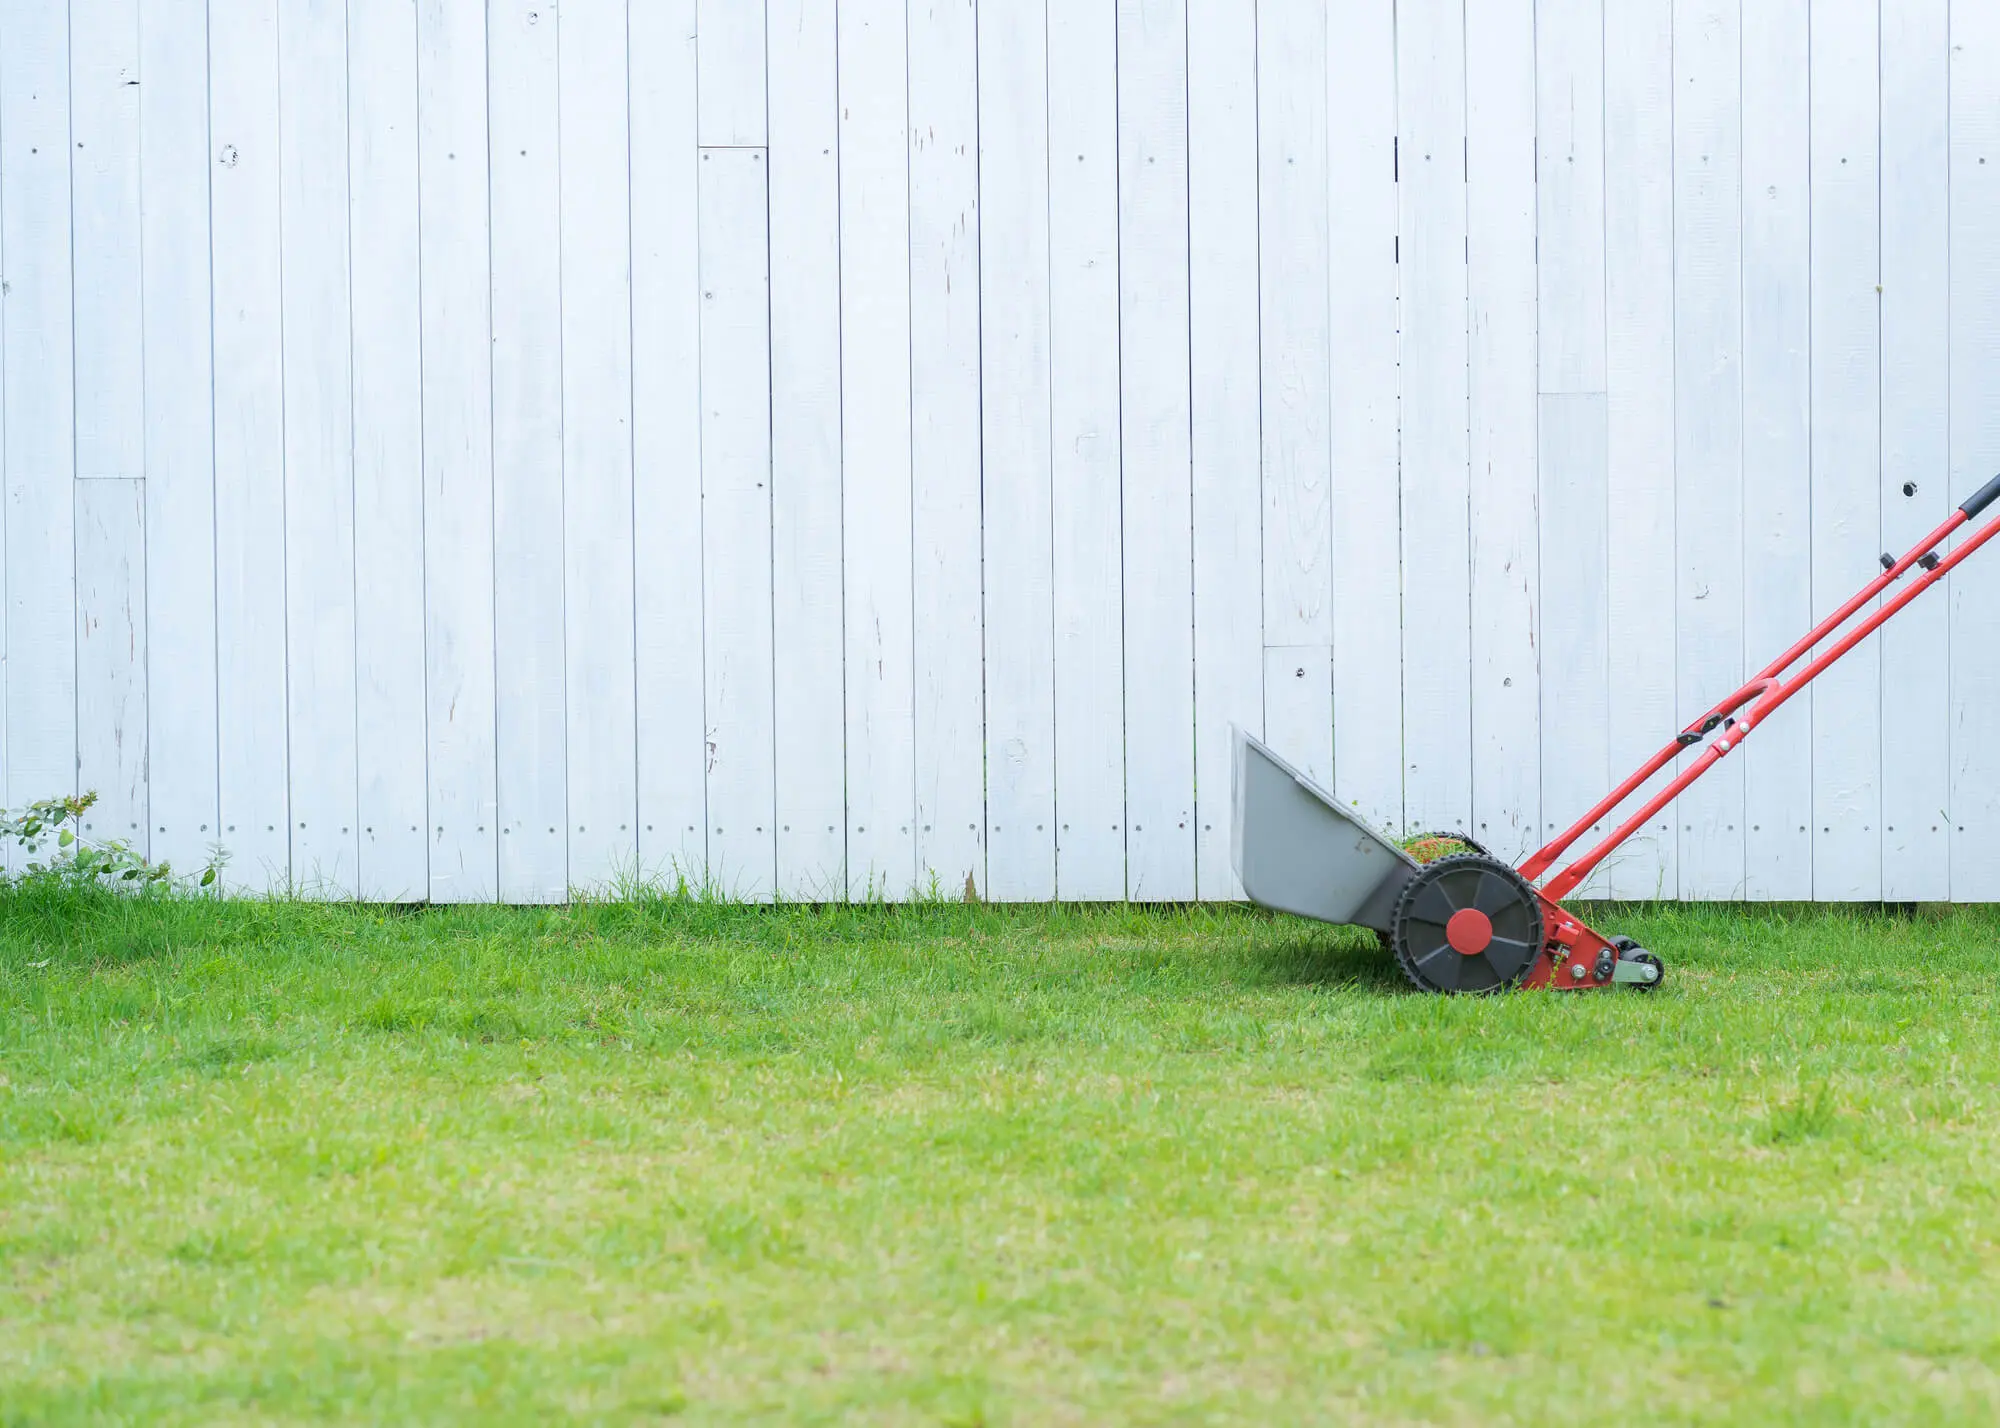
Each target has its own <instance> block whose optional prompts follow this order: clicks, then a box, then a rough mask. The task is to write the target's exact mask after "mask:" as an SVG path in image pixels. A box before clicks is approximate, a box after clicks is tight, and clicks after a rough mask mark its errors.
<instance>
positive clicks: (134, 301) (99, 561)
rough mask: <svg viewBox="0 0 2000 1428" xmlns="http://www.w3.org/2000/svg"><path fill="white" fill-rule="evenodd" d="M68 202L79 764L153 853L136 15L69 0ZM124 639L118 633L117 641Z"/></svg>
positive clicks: (108, 812) (104, 815)
mask: <svg viewBox="0 0 2000 1428" xmlns="http://www.w3.org/2000/svg"><path fill="white" fill-rule="evenodd" d="M70 41H71V50H70V55H69V65H70V90H69V95H70V101H69V102H70V127H71V146H72V147H71V151H70V152H71V169H70V207H71V211H72V212H71V217H72V223H73V225H74V227H73V230H72V236H71V254H72V257H71V261H72V264H73V273H72V281H73V305H72V310H73V313H74V321H75V333H74V339H73V340H74V344H75V345H74V360H75V373H76V378H75V382H76V386H75V400H76V437H75V440H76V447H75V453H76V454H75V463H76V465H75V472H76V475H77V476H78V477H111V478H114V481H115V484H116V489H115V490H112V491H103V492H94V491H92V490H91V489H90V486H91V484H94V483H88V482H80V483H79V485H78V487H77V490H76V492H75V498H76V506H75V511H74V514H73V517H72V519H73V520H74V521H75V529H76V581H77V587H76V599H77V608H76V617H75V618H76V721H77V728H76V740H77V746H76V763H77V773H76V777H77V783H78V786H79V788H81V789H95V790H96V791H97V794H98V803H97V806H96V807H95V808H94V809H93V810H92V811H91V812H90V813H89V814H88V815H86V817H85V820H84V823H85V829H86V831H87V832H89V833H91V834H93V835H94V836H96V837H100V838H102V837H112V838H121V839H124V840H126V841H127V842H129V843H131V844H132V845H133V846H134V847H135V848H137V849H139V850H140V851H141V852H144V851H145V849H146V848H147V846H148V833H149V828H150V824H149V820H148V817H147V810H146V734H147V722H148V721H147V715H146V661H145V657H144V653H143V651H144V649H145V637H146V626H145V611H146V605H145V578H146V565H145V558H144V552H145V487H144V485H143V484H141V483H140V480H139V478H140V477H141V476H142V475H143V473H144V471H145V411H146V406H145V370H144V352H145V348H144V343H143V324H144V319H145V312H144V305H143V301H142V297H143V294H142V290H141V286H140V216H139V154H140V150H139V140H140V135H139V82H138V81H139V16H138V7H137V5H136V4H135V3H133V0H77V3H75V4H73V5H72V6H71V7H70ZM121 636H122V639H121Z"/></svg>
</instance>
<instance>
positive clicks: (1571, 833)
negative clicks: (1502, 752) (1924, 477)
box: [1521, 503, 2000, 900]
mask: <svg viewBox="0 0 2000 1428" xmlns="http://www.w3.org/2000/svg"><path fill="white" fill-rule="evenodd" d="M1968 504H1971V503H1968ZM1982 509H1983V507H1982ZM1970 519H1971V515H1970V514H1969V513H1968V511H1967V510H1966V509H1965V508H1964V507H1961V508H1960V509H1959V510H1957V511H1954V512H1953V513H1952V517H1951V519H1950V520H1948V521H1946V522H1945V523H1944V524H1943V525H1941V526H1939V527H1938V528H1937V529H1936V530H1935V531H1933V532H1931V534H1930V535H1928V536H1926V537H1925V538H1924V540H1923V542H1922V543H1921V544H1919V545H1917V546H1916V547H1914V548H1913V549H1912V550H1911V551H1910V553H1909V554H1908V555H1905V556H1904V557H1903V558H1902V559H1901V560H1899V561H1897V562H1895V563H1894V564H1893V565H1891V566H1890V567H1889V568H1888V569H1886V570H1884V571H1883V572H1882V573H1881V574H1880V575H1879V576H1877V577H1876V578H1875V579H1874V580H1871V581H1870V582H1869V583H1868V584H1867V585H1866V586H1865V587H1863V588H1862V590H1861V592H1860V593H1859V594H1857V595H1855V596H1854V598H1853V599H1851V600H1849V601H1848V602H1847V603H1846V604H1844V605H1842V606H1841V607H1840V608H1839V609H1838V610H1836V611H1834V613H1833V614H1831V615H1829V616H1827V617H1826V618H1825V619H1824V620H1821V621H1820V622H1819V623H1818V624H1817V625H1815V626H1814V627H1813V629H1812V631H1811V633H1809V634H1807V635H1806V636H1805V637H1804V638H1802V639H1800V640H1799V641H1798V643H1796V644H1794V645H1793V646H1792V647H1791V648H1790V649H1788V650H1786V651H1785V653H1784V654H1782V655H1780V656H1779V657H1778V658H1777V659H1776V660H1773V661H1772V662H1771V663H1770V664H1769V665H1767V666H1766V667H1765V668H1764V669H1763V670H1762V671H1760V672H1759V673H1758V675H1757V677H1756V678H1755V679H1752V680H1751V681H1749V682H1748V683H1747V684H1745V685H1744V686H1743V687H1742V688H1741V689H1738V690H1737V691H1736V692H1735V693H1734V694H1732V695H1730V696H1729V697H1728V698H1727V699H1725V700H1723V701H1722V702H1721V703H1720V704H1718V705H1716V706H1715V708H1714V709H1712V710H1710V711H1709V712H1708V713H1707V714H1706V715H1704V716H1703V717H1702V718H1701V719H1699V720H1697V721H1696V722H1695V723H1693V724H1691V725H1689V726H1688V728H1687V729H1686V730H1685V731H1683V732H1682V734H1681V735H1680V736H1679V737H1677V738H1676V739H1675V740H1674V742H1673V743H1671V744H1669V745H1667V747H1666V748H1664V749H1662V750H1661V751H1660V752H1659V753H1657V754H1655V755H1654V756H1653V757H1652V758H1651V759H1649V760H1648V761H1647V762H1646V764H1645V765H1644V766H1643V767H1642V768H1640V770H1639V771H1638V772H1637V773H1635V774H1633V775H1632V776H1631V777H1630V778H1628V779H1626V780H1625V782H1623V783H1621V784H1620V785H1619V786H1618V787H1617V788H1616V789H1614V790H1612V791H1611V792H1610V793H1609V794H1607V795H1605V797H1604V798H1603V799H1602V800H1601V801H1599V802H1598V804H1597V805H1596V806H1595V807H1593V808H1592V809H1591V810H1590V811H1589V812H1588V813H1586V814H1584V816H1583V817H1582V818H1580V819H1579V820H1577V822H1576V823H1575V824H1573V825H1571V827H1570V828H1569V829H1568V830H1567V831H1565V832H1564V833H1563V834H1562V835H1561V836H1560V837H1558V838H1557V839H1556V840H1555V841H1554V842H1552V843H1550V844H1549V845H1548V846H1547V847H1545V848H1543V849H1541V851H1539V852H1537V853H1536V854H1535V855H1534V857H1532V858H1530V859H1529V860H1528V861H1527V862H1525V863H1523V864H1522V865H1521V874H1522V876H1524V877H1526V878H1528V879H1529V880H1530V881H1533V880H1534V879H1537V878H1539V877H1541V876H1542V875H1543V874H1544V873H1546V872H1547V871H1548V870H1549V869H1550V868H1551V867H1552V866H1553V865H1554V864H1555V862H1556V860H1557V859H1558V858H1560V857H1561V856H1562V855H1563V853H1564V852H1565V851H1566V850H1567V849H1568V848H1569V847H1570V846H1571V845H1572V844H1573V843H1575V842H1576V841H1577V840H1578V839H1579V838H1581V837H1582V836H1583V835H1584V834H1585V833H1587V832H1589V831H1590V829H1591V828H1592V827H1593V826H1594V825H1595V824H1596V823H1597V822H1598V821H1599V820H1600V819H1602V818H1603V817H1604V816H1605V815H1606V814H1608V813H1610V812H1611V811H1612V810H1613V809H1616V808H1618V807H1619V806H1620V805H1622V804H1623V803H1624V802H1625V800H1626V799H1628V798H1630V797H1631V796H1632V794H1633V793H1635V792H1637V791H1638V789H1639V788H1640V787H1642V786H1643V785H1644V784H1645V783H1646V782H1647V780H1649V779H1651V778H1652V777H1653V775H1655V774H1657V773H1658V772H1659V771H1660V770H1661V769H1663V768H1665V767H1666V766H1667V765H1668V764H1670V763H1672V762H1673V760H1674V759H1675V758H1676V757H1677V756H1678V755H1679V754H1681V753H1682V752H1683V751H1684V750H1685V749H1687V748H1691V747H1693V745H1694V744H1695V743H1698V742H1699V741H1700V740H1701V739H1702V738H1703V737H1706V736H1707V735H1708V734H1710V733H1712V732H1715V731H1716V730H1718V729H1719V730H1720V731H1721V733H1720V736H1719V737H1718V738H1717V739H1716V740H1715V742H1714V743H1712V744H1710V745H1709V747H1708V748H1707V749H1705V750H1703V752H1702V753H1701V755H1700V756H1699V757H1697V758H1696V759H1695V760H1694V762H1692V763H1691V764H1689V765H1688V767H1687V768H1686V769H1684V770H1683V771H1682V772H1681V773H1680V774H1679V775H1678V776H1677V777H1676V778H1675V779H1674V780H1673V781H1672V782H1670V783H1669V784H1667V785H1666V787H1664V788H1662V789H1661V790H1660V791H1659V792H1658V793H1656V794H1655V795H1654V796H1653V797H1652V798H1651V799H1649V800H1647V802H1646V805H1645V806H1644V807H1643V808H1641V809H1640V810H1639V811H1638V812H1636V813H1634V814H1633V815H1632V816H1631V817H1630V818H1628V819H1626V820H1625V822H1624V823H1622V824H1620V825H1619V826H1618V828H1617V829H1616V830H1614V831H1613V832H1612V833H1611V834H1610V835H1609V836H1608V837H1606V838H1605V839H1604V840H1603V841H1602V842H1601V843H1599V844H1598V845H1597V846H1596V847H1594V848H1592V849H1591V850H1590V851H1589V852H1588V853H1586V854H1584V855H1583V856H1582V857H1580V858H1578V859H1577V860H1576V861H1575V862H1573V863H1571V864H1570V865H1569V867H1567V868H1565V869H1564V870H1563V871H1562V872H1561V873H1560V874H1558V875H1557V876H1556V877H1555V878H1553V879H1551V880H1550V881H1549V882H1548V883H1547V884H1546V885H1544V887H1543V888H1542V892H1543V894H1544V895H1545V896H1546V897H1548V898H1550V899H1551V900H1560V899H1562V898H1564V897H1567V896H1568V895H1569V894H1570V893H1571V892H1573V891H1575V890H1576V889H1577V888H1578V887H1580V886H1581V885H1582V883H1583V881H1584V879H1586V878H1587V877H1589V876H1590V874H1591V873H1592V872H1593V871H1595V870H1596V868H1597V866H1598V864H1600V863H1602V862H1603V861H1604V859H1605V858H1607V857H1608V856H1610V854H1611V853H1612V852H1614V851H1615V850H1616V849H1617V848H1618V847H1619V846H1620V845H1621V844H1622V843H1624V842H1625V840H1626V839H1628V838H1630V837H1631V836H1632V835H1633V834H1634V833H1636V832H1638V831H1639V830H1640V829H1641V828H1643V827H1644V826H1645V825H1646V823H1647V822H1648V820H1650V819H1651V818H1653V817H1654V816H1655V815H1656V814H1658V813H1659V811H1660V810H1661V809H1663V808H1665V807H1666V806H1667V805H1668V804H1670V803H1672V802H1673V801H1674V800H1675V799H1676V798H1678V797H1680V795H1681V794H1682V793H1683V792H1684V791H1686V789H1687V788H1688V786H1689V785H1690V784H1692V783H1693V782H1694V781H1695V780H1696V779H1698V778H1700V777H1701V776H1702V775H1703V774H1705V773H1707V772H1708V771H1709V770H1710V769H1711V768H1713V767H1714V766H1715V765H1716V763H1717V762H1718V761H1719V760H1721V759H1722V758H1723V757H1724V756H1725V755H1727V754H1728V753H1729V751H1730V750H1732V749H1734V748H1735V747H1736V746H1737V745H1738V744H1740V743H1742V742H1743V740H1744V739H1745V738H1746V737H1748V735H1749V733H1750V731H1751V730H1752V729H1754V728H1755V727H1756V726H1757V725H1758V724H1760V723H1761V722H1763V720H1764V719H1765V718H1767V717H1768V716H1769V715H1770V714H1771V713H1772V712H1773V711H1775V710H1777V709H1778V708H1779V707H1781V706H1782V705H1783V704H1784V703H1785V702H1786V701H1787V700H1789V699H1790V698H1791V697H1792V696H1793V695H1794V694H1796V693H1798V691H1799V690H1801V689H1803V688H1804V687H1805V686H1806V685H1808V684H1810V683H1812V681H1813V680H1815V679H1817V678H1818V677H1819V676H1820V675H1821V674H1822V673H1824V672H1825V671H1826V669H1827V668H1828V667H1829V666H1830V665H1832V664H1833V663H1834V662H1835V661H1837V660H1839V659H1840V658H1841V657H1842V656H1844V655H1845V654H1847V653H1848V652H1849V651H1850V650H1852V649H1853V648H1854V647H1855V646H1856V645H1858V644H1860V643H1861V641H1863V640H1865V639H1866V638H1868V636H1869V635H1871V634H1873V633H1874V632H1875V631H1876V630H1878V629H1880V628H1881V627H1882V625H1883V623H1884V622H1885V621H1887V620H1888V619H1890V618H1891V617H1892V616H1894V615H1895V614H1896V613H1897V612H1898V611H1900V610H1902V609H1903V607H1904V606H1906V605H1908V604H1909V603H1910V602H1911V601H1912V600H1914V599H1916V598H1917V597H1918V596H1919V595H1921V594H1923V593H1924V592H1925V591H1926V590H1928V589H1930V588H1931V586H1933V585H1935V584H1937V582H1938V581H1940V580H1942V579H1943V578H1944V577H1945V576H1946V575H1947V574H1949V573H1950V572H1951V570H1952V568H1953V567H1954V566H1956V565H1957V564H1958V563H1959V562H1960V561H1962V560H1964V559H1965V558H1966V557H1967V556H1969V555H1971V554H1972V553H1973V552H1974V551H1975V550H1978V549H1979V548H1980V547H1981V546H1983V545H1985V544H1986V542H1987V541H1989V540H1991V539H1992V538H1993V537H1994V536H1995V535H1996V534H2000V520H1995V521H1991V522H1988V523H1987V524H1986V525H1985V526H1984V527H1982V528H1981V529H1980V530H1979V532H1978V533H1977V534H1976V535H1974V536H1973V537H1972V538H1971V539H1970V540H1967V541H1966V542H1964V543H1963V544H1962V545H1960V546H1959V547H1958V549H1956V550H1954V551H1952V552H1951V553H1950V554H1949V555H1947V556H1944V557H1943V558H1942V559H1940V560H1939V561H1938V562H1937V563H1936V564H1935V565H1933V566H1932V567H1931V568H1929V569H1927V570H1925V571H1924V572H1923V573H1922V574H1921V575H1920V576H1918V578H1917V579H1916V580H1915V581H1913V582H1912V583H1911V584H1910V585H1909V586H1908V587H1907V588H1906V589H1904V590H1903V591H1902V592H1901V593H1900V594H1898V595H1897V596H1896V597H1895V598H1894V599H1892V600H1890V601H1889V602H1888V603H1886V604H1884V605H1881V606H1879V607H1877V609H1876V610H1875V611H1874V612H1873V613H1871V614H1870V615H1869V616H1868V617H1867V618H1866V619H1864V620H1863V621H1862V622H1861V623H1860V624H1859V625H1856V626H1855V627H1854V628H1853V629H1852V630H1850V631H1849V632H1848V633H1847V634H1845V635H1843V636H1842V637H1841V638H1840V639H1839V640H1838V641H1837V642H1836V643H1834V644H1833V645H1832V646H1830V647H1829V648H1828V649H1827V650H1826V652H1825V653H1824V654H1822V655H1820V656H1819V657H1818V658H1817V659H1814V660H1812V661H1811V662H1810V663H1808V664H1807V665H1806V666H1805V668H1804V669H1802V670H1800V671H1799V672H1798V673H1797V674H1796V675H1794V676H1793V677H1792V678H1790V679H1784V678H1782V677H1781V676H1783V675H1784V673H1785V672H1786V671H1787V670H1789V669H1791V667H1792V666H1793V665H1795V664H1797V663H1798V662H1799V660H1800V659H1802V658H1804V657H1805V656H1806V655H1807V654H1808V653H1809V652H1810V651H1811V650H1812V649H1813V647H1814V646H1816V645H1818V644H1819V643H1820V642H1821V641H1822V640H1824V639H1825V638H1826V637H1827V636H1828V635H1830V634H1832V633H1833V632H1834V631H1836V630H1838V629H1839V628H1840V627H1841V626H1842V625H1844V624H1845V623H1846V622H1847V621H1848V620H1849V619H1851V618H1852V617H1853V616H1854V614H1855V613H1856V612H1857V611H1859V610H1860V609H1861V608H1862V607H1863V606H1864V605H1866V604H1867V603H1868V602H1869V601H1870V600H1872V599H1874V598H1875V597H1876V596H1878V595H1880V594H1881V593H1882V591H1884V590H1885V589H1887V588H1888V587H1889V586H1890V585H1891V584H1893V583H1894V582H1895V581H1897V580H1899V579H1901V578H1902V577H1903V576H1904V575H1906V574H1908V573H1909V571H1910V570H1911V569H1912V568H1914V567H1915V566H1916V565H1917V564H1918V563H1919V562H1921V561H1922V560H1923V559H1924V558H1925V557H1926V556H1928V555H1930V554H1931V553H1932V552H1933V551H1934V550H1935V549H1936V548H1937V547H1938V546H1939V545H1942V544H1943V543H1944V542H1945V541H1946V540H1947V539H1949V538H1950V536H1951V534H1952V533H1953V532H1954V531H1956V530H1957V529H1958V528H1959V527H1961V526H1963V525H1965V524H1966V523H1967V522H1968V521H1969V520H1970ZM1746 704H1747V705H1749V706H1750V709H1749V712H1748V713H1747V714H1745V715H1744V716H1743V717H1742V718H1741V719H1737V720H1733V721H1732V720H1731V716H1732V715H1734V714H1735V713H1736V712H1737V711H1738V710H1740V709H1742V708H1743V707H1744V706H1745V705H1746Z"/></svg>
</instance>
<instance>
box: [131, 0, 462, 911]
mask: <svg viewBox="0 0 2000 1428" xmlns="http://www.w3.org/2000/svg"><path fill="white" fill-rule="evenodd" d="M347 44H348V59H347V86H348V124H349V136H348V144H349V150H348V163H349V166H350V172H349V175H348V201H349V203H350V204H351V205H352V208H351V211H350V215H349V222H348V232H349V240H348V241H349V262H350V264H351V265H352V278H351V294H350V300H351V302H352V304H353V321H354V342H353V361H354V555H355V567H354V643H355V651H356V668H355V683H356V698H357V707H356V711H355V720H354V723H355V745H356V749H357V752H358V755H359V780H358V782H359V808H358V816H359V818H360V820H361V850H360V858H359V865H358V872H357V880H358V889H359V892H360V895H361V896H362V897H364V898H371V899H380V900H383V901H390V902H410V901H415V900H417V899H420V898H423V897H425V896H427V895H428V893H429V890H430V865H429V856H428V847H429V839H428V837H427V836H426V834H425V832H424V828H425V824H426V822H427V820H428V817H429V810H428V806H427V804H428V798H427V790H426V787H425V784H426V780H425V776H424V763H425V729H424V720H425V711H424V484H423V469H424V462H423V455H424V436H423V409H422V399H423V362H422V357H421V355H420V354H421V346H422V303H421V300H420V297H419V287H418V257H419V254H418V237H417V208H418V202H419V200H418V193H417V189H418V174H417V28H416V13H415V9H414V7H412V6H409V5H406V4H401V3H398V0H351V3H350V5H349V8H348V13H347ZM156 544H157V542H156ZM150 556H151V558H150V559H149V560H148V562H147V565H148V568H149V569H150V568H153V567H156V566H157V565H158V564H159V563H160V561H161V560H162V559H163V558H167V553H166V552H164V551H162V550H159V549H155V550H153V551H152V552H151V553H150ZM155 588H157V586H156V587H155ZM157 647H158V641H157V639H156V640H155V648H157ZM154 686H155V698H156V701H157V698H158V689H159V681H158V679H157V677H156V678H155V680H154ZM156 803H157V800H156Z"/></svg>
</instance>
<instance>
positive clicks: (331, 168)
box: [278, 0, 360, 897]
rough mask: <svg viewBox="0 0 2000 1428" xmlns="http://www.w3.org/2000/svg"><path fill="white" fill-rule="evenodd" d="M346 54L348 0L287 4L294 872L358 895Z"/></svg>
mask: <svg viewBox="0 0 2000 1428" xmlns="http://www.w3.org/2000/svg"><path fill="white" fill-rule="evenodd" d="M346 56H347V7H346V4H345V0H282V3H281V4H280V6H279V10H278V75H279V80H278V92H279V112H280V118H279V145H278V147H279V163H278V169H279V198H280V208H281V210H282V214H283V234H284V247H283V252H282V254H281V256H280V262H279V271H280V272H281V274H282V276H283V282H282V289H283V314H282V330H283V333H284V378H285V382H284V402H285V496H284V512H285V542H284V551H285V596H284V610H285V653H286V670H285V674H286V677H285V690H286V700H287V714H288V720H287V729H286V734H287V742H288V744H289V747H290V760H289V770H290V775H291V816H292V831H291V855H292V882H293V885H294V886H295V887H297V888H299V889H301V890H302V891H306V892H310V893H315V894H317V895H320V896H325V897H352V896H353V895H354V891H355V888H356V886H357V884H356V879H355V874H356V863H357V860H358V858H359V855H360V834H359V832H358V831H357V830H358V827H359V824H358V820H357V818H356V795H357V787H356V773H357V756H356V750H355V728H354V716H355V708H356V704H355V677H354V658H355V656H354V630H355V626H354V576H355V566H354V404H353V385H352V382H351V380H350V374H351V370H352V364H351V348H352V340H351V339H352V325H351V324H352V311H351V308H350V305H349V299H348V261H347V231H348V230H347V220H348V194H347V66H346V64H345V59H346Z"/></svg>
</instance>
